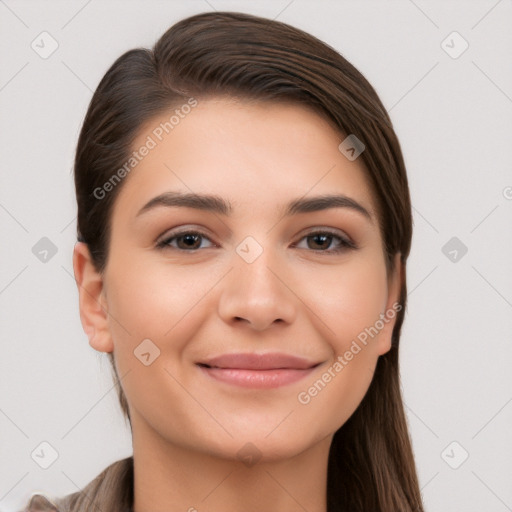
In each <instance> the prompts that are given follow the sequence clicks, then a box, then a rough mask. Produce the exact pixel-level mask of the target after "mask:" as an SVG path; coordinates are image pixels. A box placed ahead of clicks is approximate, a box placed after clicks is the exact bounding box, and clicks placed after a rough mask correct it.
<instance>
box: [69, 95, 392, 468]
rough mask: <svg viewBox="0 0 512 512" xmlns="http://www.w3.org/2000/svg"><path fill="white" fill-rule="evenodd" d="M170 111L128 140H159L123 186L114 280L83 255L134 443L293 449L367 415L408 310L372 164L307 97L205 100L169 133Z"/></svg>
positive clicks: (109, 269)
mask: <svg viewBox="0 0 512 512" xmlns="http://www.w3.org/2000/svg"><path fill="white" fill-rule="evenodd" d="M169 117H170V116H169V115H168V114H165V115H162V116H161V117H158V118H155V119H154V120H152V121H151V122H150V123H148V124H147V125H145V126H144V128H143V129H142V130H141V132H140V134H139V136H138V138H137V140H136V141H135V143H134V145H133V146H134V149H137V148H140V147H142V146H143V145H145V144H147V142H148V140H149V139H148V136H149V137H150V138H151V139H152V140H154V141H155V142H156V145H155V146H154V147H152V148H151V149H150V150H149V151H148V154H147V155H146V156H145V157H144V158H143V159H142V160H141V161H140V162H139V163H138V164H137V165H136V167H135V168H133V170H131V171H130V173H129V174H128V175H127V176H126V177H125V178H124V180H125V181H124V182H123V183H122V189H121V190H120V193H119V195H118V197H117V199H116V202H115V205H114V209H113V212H112V225H111V240H110V247H109V257H108V262H107V265H106V268H105V271H104V273H103V274H102V275H101V276H99V275H96V274H94V271H93V270H92V266H91V265H90V264H88V263H87V261H86V259H85V258H84V261H85V263H84V265H83V266H81V265H80V263H79V261H80V258H79V253H80V251H81V250H83V248H82V249H80V248H78V247H77V249H76V250H75V273H76V275H78V276H79V277H80V278H81V279H83V280H82V284H83V288H84V289H87V286H89V288H90V289H89V292H90V293H89V295H94V294H96V297H97V298H98V301H99V302H100V303H101V304H102V309H101V310H99V308H96V310H95V312H94V313H93V312H91V311H90V310H92V309H94V307H93V306H92V305H88V302H87V301H88V299H87V297H86V295H87V294H86V293H85V292H84V291H82V292H81V317H82V322H83V324H84V328H85V329H86V330H87V331H88V332H89V333H90V343H91V345H92V346H93V347H94V348H95V349H96V350H99V351H104V352H112V351H113V352H114V356H115V362H116V368H117V372H118V375H119V376H120V377H121V378H122V386H123V389H124V392H125V394H126V396H127V399H128V402H129V406H130V413H131V417H132V428H133V432H134V437H137V436H139V438H141V437H142V436H146V437H151V438H152V439H154V440H156V441H157V442H159V443H162V445H163V446H164V445H165V444H169V443H171V444H173V445H175V446H179V447H182V448H185V449H193V450H195V451H201V452H205V453H209V454H212V455H216V456H220V457H223V458H235V457H237V453H238V451H239V450H240V449H241V448H242V447H243V446H244V445H245V444H246V443H252V444H253V445H254V446H255V447H256V448H257V450H259V453H260V454H261V456H263V457H265V458H267V459H269V460H270V459H276V458H280V457H290V456H293V455H294V454H298V453H300V452H302V451H304V450H305V449H307V448H308V447H311V446H313V445H314V444H315V443H318V442H319V441H320V440H323V439H326V438H329V437H332V435H333V434H334V433H335V431H336V430H337V429H338V428H339V427H340V426H341V425H343V423H344V422H345V421H346V420H347V419H348V418H349V417H350V416H351V414H352V413H353V412H354V410H355V409H356V408H357V406H358V405H359V403H360V402H361V400H362V399H363V397H364V395H365V393H366V391H367V389H368V387H369V384H370V382H371V379H372V376H373V373H374V369H375V365H376V362H377V359H378V357H379V356H380V355H382V354H384V353H385V352H387V351H388V350H389V348H390V343H391V333H392V328H393V325H394V319H395V317H396V312H397V311H398V310H399V308H400V306H399V305H398V306H397V301H398V297H399V291H400V282H399V278H398V276H399V272H397V273H395V274H393V275H388V274H387V272H386V264H385V255H384V252H383V243H382V238H381V235H380V232H379V228H378V217H377V205H376V203H375V201H374V198H373V197H372V192H371V188H370V185H369V182H368V180H367V178H366V175H365V170H364V167H363V163H362V161H361V159H360V158H358V159H356V160H354V161H350V160H348V159H347V158H346V157H345V156H344V154H342V153H341V152H340V151H339V149H338V146H339V144H340V142H341V141H342V140H343V139H344V138H345V137H344V136H343V135H341V134H339V133H337V132H336V131H335V130H334V129H333V127H332V126H331V125H330V124H329V123H328V122H327V121H325V120H324V119H323V118H322V117H320V116H318V115H317V114H316V113H314V112H313V111H311V110H309V109H306V108H304V107H301V106H297V105H291V104H276V103H271V104H269V103H258V104H254V103H252V104H249V103H246V102H237V101H233V100H232V101H228V100H224V99H209V100H203V101H199V102H198V105H197V106H196V107H195V108H193V109H192V110H191V112H190V113H189V114H188V115H187V116H184V117H183V118H180V121H179V124H177V125H175V126H174V127H173V129H172V131H170V132H169V133H168V134H166V133H165V132H164V135H163V136H162V137H161V139H162V140H159V139H158V137H156V136H155V133H160V132H158V131H157V132H155V129H156V128H157V127H158V126H160V123H164V122H165V121H168V120H169ZM160 131H161V130H160ZM150 145H152V144H150ZM185 195H188V196H185ZM196 196H207V197H206V198H202V199H201V198H198V197H196ZM327 196H329V197H327ZM319 197H322V198H323V201H319V200H318V198H319ZM77 245H79V244H77ZM83 254H84V255H85V256H86V252H84V253H83ZM396 264H397V265H398V264H399V260H398V257H397V258H396ZM397 268H398V267H397ZM84 276H85V277H84ZM87 280H88V281H87ZM87 282H88V283H89V285H87ZM93 283H95V284H94V285H93ZM82 295H83V297H82Z"/></svg>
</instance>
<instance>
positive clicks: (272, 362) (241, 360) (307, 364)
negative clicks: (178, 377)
mask: <svg viewBox="0 0 512 512" xmlns="http://www.w3.org/2000/svg"><path fill="white" fill-rule="evenodd" d="M198 364H199V365H200V366H206V367H209V368H224V369H229V368H237V369H243V370H277V369H295V370H306V369H308V368H312V367H314V366H317V365H318V364H319V363H316V362H313V361H308V360H307V359H304V358H301V357H298V356H293V355H288V354H281V353H271V354H254V353H251V354H224V355H221V356H218V357H214V358H211V359H207V360H205V361H202V362H200V363H198Z"/></svg>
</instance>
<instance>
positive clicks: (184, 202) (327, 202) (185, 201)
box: [136, 192, 372, 221]
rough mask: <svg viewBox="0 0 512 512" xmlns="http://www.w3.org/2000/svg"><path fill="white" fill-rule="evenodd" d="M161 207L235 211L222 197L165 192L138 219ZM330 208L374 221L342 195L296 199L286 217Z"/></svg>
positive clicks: (142, 211)
mask: <svg viewBox="0 0 512 512" xmlns="http://www.w3.org/2000/svg"><path fill="white" fill-rule="evenodd" d="M159 206H164V207H167V208H171V207H182V208H195V209H197V210H204V211H209V212H213V213H218V214H221V215H230V214H231V212H232V211H233V207H232V205H231V203H230V202H229V201H226V200H225V199H223V198H222V197H220V196H215V195H209V194H195V193H182V192H165V193H163V194H160V195H158V196H156V197H154V198H153V199H151V200H150V201H149V202H147V203H146V204H145V205H144V206H143V207H142V208H141V209H140V210H139V211H138V213H137V215H136V217H138V216H139V215H142V214H143V213H145V212H147V211H149V210H152V209H154V208H156V207H159ZM330 208H349V209H351V210H353V211H356V212H358V213H360V214H362V215H363V216H365V217H366V218H367V219H368V220H370V221H372V215H371V214H370V212H369V211H368V210H367V209H366V208H365V207H364V206H363V205H361V204H360V203H358V202H357V201H356V200H355V199H352V198H350V197H348V196H345V195H341V194H335V195H321V196H317V197H311V198H299V199H295V200H293V201H291V202H290V203H288V204H287V205H286V209H285V213H284V216H290V215H296V214H299V213H310V212H317V211H321V210H328V209H330Z"/></svg>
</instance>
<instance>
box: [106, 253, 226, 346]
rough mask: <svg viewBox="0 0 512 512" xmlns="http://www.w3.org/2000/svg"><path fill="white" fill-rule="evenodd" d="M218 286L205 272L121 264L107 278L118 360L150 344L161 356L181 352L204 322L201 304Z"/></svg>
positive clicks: (211, 274)
mask: <svg viewBox="0 0 512 512" xmlns="http://www.w3.org/2000/svg"><path fill="white" fill-rule="evenodd" d="M216 280H218V279H216V274H215V272H214V271H212V269H211V268H209V267H207V266H203V267H202V268H200V267H199V266H194V265H189V266H187V265H185V266H182V267H178V266H171V265H166V264H165V262H164V263H161V262H160V263H158V264H151V263H150V262H148V261H146V262H145V263H144V264H140V265H137V262H136V260H133V261H132V264H131V265H129V264H128V262H127V261H126V260H125V262H122V261H121V262H120V264H119V265H116V266H115V270H112V271H111V272H110V273H109V275H108V283H109V290H110V292H109V293H108V305H109V313H111V317H112V320H111V322H110V327H111V333H112V336H113V340H114V346H115V350H116V351H117V354H118V355H121V353H122V352H126V351H131V352H133V350H134V349H135V348H136V346H137V345H138V344H139V343H141V341H142V340H144V339H146V338H149V339H151V340H152V341H154V343H155V344H156V345H157V346H158V347H159V349H160V350H161V351H163V350H166V351H169V350H171V351H172V352H174V353H177V352H180V351H181V350H182V348H183V347H184V346H185V345H186V343H187V341H189V339H190V337H191V336H193V327H194V325H196V326H197V325H198V321H199V320H200V319H198V318H197V315H198V314H199V315H201V314H204V312H205V311H204V302H203V299H204V298H205V295H206V294H207V292H208V290H209V289H210V288H212V286H213V285H214V284H215V282H216ZM192 317H194V318H195V322H194V324H192V322H191V321H190V318H192ZM114 319H115V320H114Z"/></svg>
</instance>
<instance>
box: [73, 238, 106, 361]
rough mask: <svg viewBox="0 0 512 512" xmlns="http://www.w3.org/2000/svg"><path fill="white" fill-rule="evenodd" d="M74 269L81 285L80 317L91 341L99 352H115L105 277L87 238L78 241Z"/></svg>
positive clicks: (92, 345) (79, 292) (79, 294)
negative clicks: (95, 260)
mask: <svg viewBox="0 0 512 512" xmlns="http://www.w3.org/2000/svg"><path fill="white" fill-rule="evenodd" d="M73 271H74V273H75V281H76V284H77V286H78V296H79V307H80V320H81V322H82V327H83V329H84V331H85V333H86V334H87V336H88V337H89V344H90V345H91V347H92V348H94V349H95V350H98V351H99V352H113V350H114V344H113V342H112V337H111V335H110V330H109V328H108V308H107V300H106V294H105V287H104V282H103V277H102V275H101V274H100V273H99V272H98V271H97V270H96V268H95V266H94V264H93V262H92V259H91V255H90V252H89V247H88V246H87V244H85V243H83V242H77V243H76V244H75V248H74V250H73Z"/></svg>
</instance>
